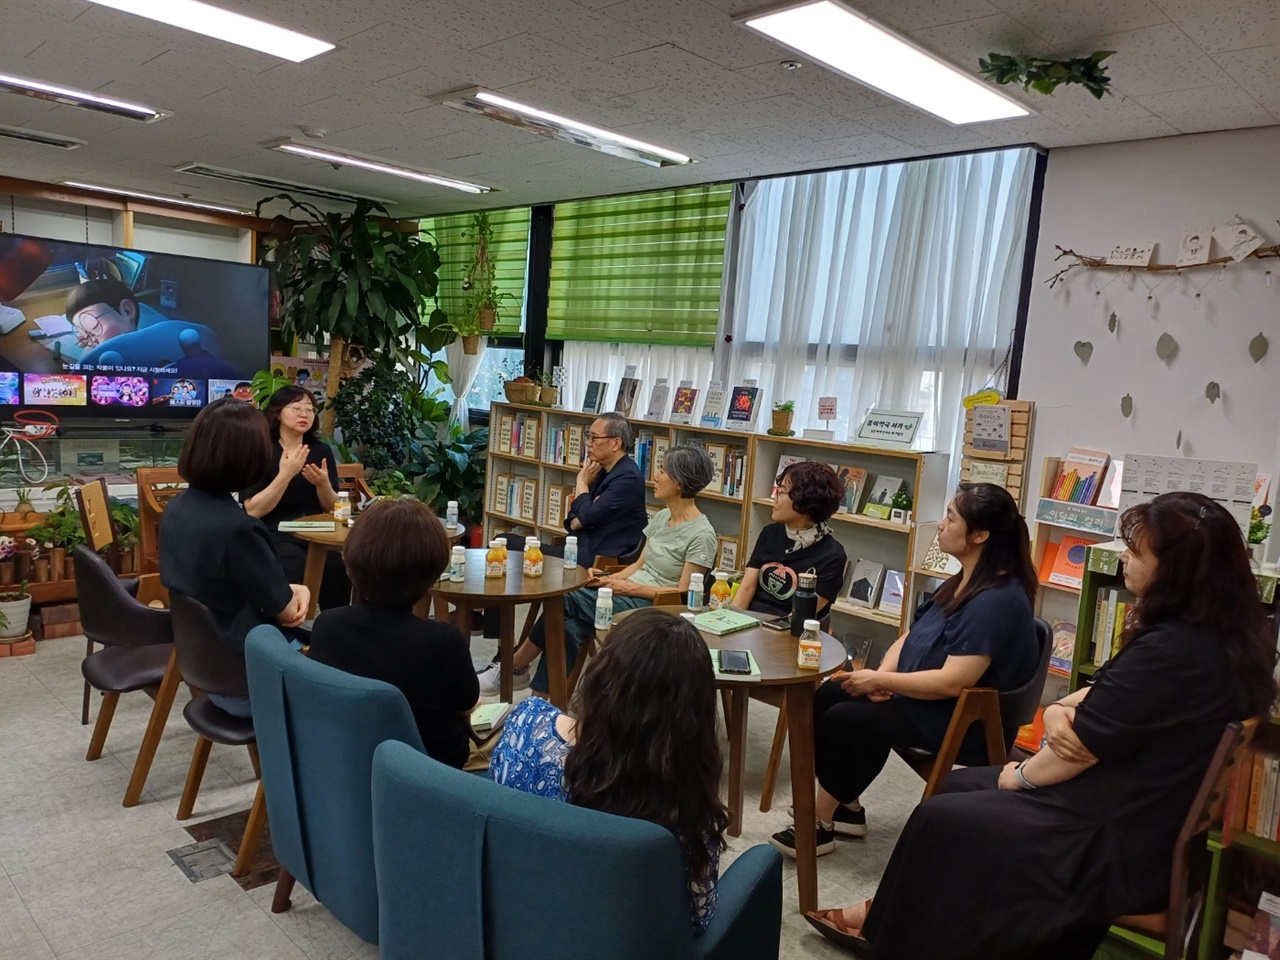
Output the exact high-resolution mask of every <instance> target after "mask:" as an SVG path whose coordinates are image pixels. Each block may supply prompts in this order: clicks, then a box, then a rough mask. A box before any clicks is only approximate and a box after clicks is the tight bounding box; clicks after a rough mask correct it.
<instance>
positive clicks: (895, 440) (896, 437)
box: [857, 407, 924, 447]
mask: <svg viewBox="0 0 1280 960" xmlns="http://www.w3.org/2000/svg"><path fill="white" fill-rule="evenodd" d="M923 418H924V414H923V413H917V412H915V411H905V410H881V409H879V408H878V407H872V408H871V409H870V410H868V411H867V415H866V416H865V417H864V418H863V420H862V426H860V427H858V437H857V439H858V440H860V441H861V442H863V443H872V444H876V443H879V444H892V445H894V446H903V447H909V446H911V444H912V442H913V441H914V440H915V438H916V431H917V430H918V429H919V428H920V421H921V420H922V419H923Z"/></svg>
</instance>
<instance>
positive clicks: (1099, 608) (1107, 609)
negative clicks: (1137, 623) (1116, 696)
mask: <svg viewBox="0 0 1280 960" xmlns="http://www.w3.org/2000/svg"><path fill="white" fill-rule="evenodd" d="M1135 599H1136V598H1135V597H1134V595H1133V594H1132V593H1130V592H1129V591H1128V590H1125V589H1123V588H1121V587H1103V588H1102V589H1101V590H1099V591H1098V601H1097V605H1096V607H1095V609H1094V614H1093V635H1092V636H1091V637H1090V638H1089V658H1090V660H1092V661H1093V665H1094V666H1095V667H1100V666H1102V665H1103V664H1104V663H1106V662H1107V661H1108V660H1110V659H1111V658H1112V657H1114V656H1115V655H1116V654H1117V653H1118V652H1119V651H1120V644H1121V642H1122V640H1123V636H1124V628H1125V623H1126V622H1127V619H1128V615H1129V608H1130V607H1131V606H1132V605H1133V602H1134V600H1135Z"/></svg>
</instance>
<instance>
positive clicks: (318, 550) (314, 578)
mask: <svg viewBox="0 0 1280 960" xmlns="http://www.w3.org/2000/svg"><path fill="white" fill-rule="evenodd" d="M301 519H302V520H304V521H306V522H307V523H327V524H329V529H327V530H320V529H316V530H296V531H293V535H294V536H295V537H297V538H298V539H299V540H302V541H305V542H306V544H307V564H306V566H305V567H303V571H302V585H303V586H304V587H306V588H307V589H308V590H310V591H311V607H310V608H309V609H308V610H307V619H308V620H311V619H313V618H314V617H315V615H316V606H317V605H318V604H319V602H320V584H321V582H322V581H323V580H324V561H325V555H326V554H328V552H329V551H330V550H337V551H339V552H341V551H342V545H343V544H344V543H346V542H347V534H348V533H349V532H350V531H351V528H350V527H349V526H347V524H345V523H339V522H338V521H337V520H335V519H333V515H332V514H328V513H317V514H313V515H311V516H309V517H302V518H301ZM356 522H357V523H359V522H360V520H359V515H358V514H357V519H356ZM440 522H441V524H443V523H444V521H443V520H441V521H440ZM444 532H445V535H446V536H448V538H449V542H450V543H457V542H458V541H459V540H461V539H462V537H463V536H464V535H465V534H466V532H467V528H466V527H465V526H464V525H463V524H461V523H459V524H458V525H457V526H456V527H448V526H446V527H445V528H444ZM425 606H426V605H425V604H423V608H424V609H425Z"/></svg>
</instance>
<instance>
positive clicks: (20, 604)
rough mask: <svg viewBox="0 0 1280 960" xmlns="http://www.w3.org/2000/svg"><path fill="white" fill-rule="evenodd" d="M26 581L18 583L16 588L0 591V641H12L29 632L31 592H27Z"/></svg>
mask: <svg viewBox="0 0 1280 960" xmlns="http://www.w3.org/2000/svg"><path fill="white" fill-rule="evenodd" d="M27 586H28V584H27V581H25V580H23V581H22V583H20V584H18V588H17V589H16V590H6V591H5V592H3V593H0V642H3V641H4V640H9V641H10V642H13V641H15V640H18V639H20V638H22V637H25V636H26V635H27V633H28V632H29V631H28V629H27V622H28V620H29V619H30V617H31V594H29V593H27Z"/></svg>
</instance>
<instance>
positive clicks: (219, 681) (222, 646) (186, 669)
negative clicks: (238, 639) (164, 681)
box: [169, 590, 249, 697]
mask: <svg viewBox="0 0 1280 960" xmlns="http://www.w3.org/2000/svg"><path fill="white" fill-rule="evenodd" d="M169 611H170V613H171V614H172V615H173V646H174V651H175V652H176V653H177V655H178V669H179V670H181V671H182V679H183V680H185V681H186V682H187V683H189V684H190V685H191V686H193V687H195V688H196V689H197V690H203V691H204V692H205V693H216V694H218V695H219V696H223V697H243V696H245V695H246V694H247V693H248V692H249V681H248V680H247V679H246V677H245V672H244V655H243V654H241V653H240V651H238V650H236V649H235V648H234V647H232V646H231V645H229V644H228V643H227V641H226V638H225V637H224V636H223V635H222V631H221V630H219V629H218V624H217V622H216V621H215V620H214V619H213V614H212V613H210V612H209V608H208V607H206V606H205V605H204V604H203V603H201V602H200V601H199V600H195V599H193V598H192V597H188V596H186V595H185V594H181V593H178V591H176V590H172V591H170V592H169Z"/></svg>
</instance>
